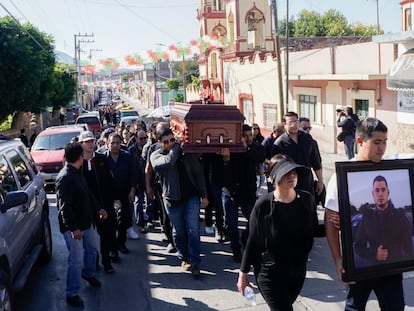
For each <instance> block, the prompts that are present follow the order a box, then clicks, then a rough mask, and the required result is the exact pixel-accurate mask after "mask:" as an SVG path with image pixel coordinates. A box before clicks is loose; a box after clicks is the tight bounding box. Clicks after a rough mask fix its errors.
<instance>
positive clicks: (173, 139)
mask: <svg viewBox="0 0 414 311" xmlns="http://www.w3.org/2000/svg"><path fill="white" fill-rule="evenodd" d="M162 143H163V144H165V145H166V144H169V143H175V138H174V137H173V138H170V139H169V140H168V139H166V140H163V141H162Z"/></svg>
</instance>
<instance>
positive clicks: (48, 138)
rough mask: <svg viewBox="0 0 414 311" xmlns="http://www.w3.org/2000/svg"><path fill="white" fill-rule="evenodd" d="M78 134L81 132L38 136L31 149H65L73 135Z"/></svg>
mask: <svg viewBox="0 0 414 311" xmlns="http://www.w3.org/2000/svg"><path fill="white" fill-rule="evenodd" d="M78 135H79V132H70V133H59V134H50V135H42V136H38V137H37V139H36V141H35V143H34V145H33V146H32V149H31V150H32V151H39V150H59V149H64V148H65V146H66V144H68V143H69V142H70V140H71V139H72V138H73V137H75V136H78Z"/></svg>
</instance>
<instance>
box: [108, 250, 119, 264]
mask: <svg viewBox="0 0 414 311" xmlns="http://www.w3.org/2000/svg"><path fill="white" fill-rule="evenodd" d="M109 257H110V258H111V261H112V262H113V263H117V262H119V260H120V259H119V255H118V252H111V255H110V256H109Z"/></svg>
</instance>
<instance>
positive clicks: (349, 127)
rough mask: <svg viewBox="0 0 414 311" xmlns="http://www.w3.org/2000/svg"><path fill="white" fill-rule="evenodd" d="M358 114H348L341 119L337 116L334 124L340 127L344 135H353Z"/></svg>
mask: <svg viewBox="0 0 414 311" xmlns="http://www.w3.org/2000/svg"><path fill="white" fill-rule="evenodd" d="M358 121H359V119H358V116H357V115H356V114H354V113H353V114H350V115H349V116H347V117H346V118H345V119H343V120H342V121H341V118H338V120H337V122H336V124H337V125H338V127H342V132H344V133H345V135H350V136H355V130H356V127H357V125H358Z"/></svg>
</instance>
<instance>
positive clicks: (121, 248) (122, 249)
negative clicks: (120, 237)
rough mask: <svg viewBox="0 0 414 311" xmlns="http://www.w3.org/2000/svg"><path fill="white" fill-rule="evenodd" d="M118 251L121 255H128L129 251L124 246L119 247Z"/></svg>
mask: <svg viewBox="0 0 414 311" xmlns="http://www.w3.org/2000/svg"><path fill="white" fill-rule="evenodd" d="M118 250H119V251H120V252H121V253H122V254H129V249H128V248H127V247H126V246H125V245H120V246H118Z"/></svg>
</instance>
